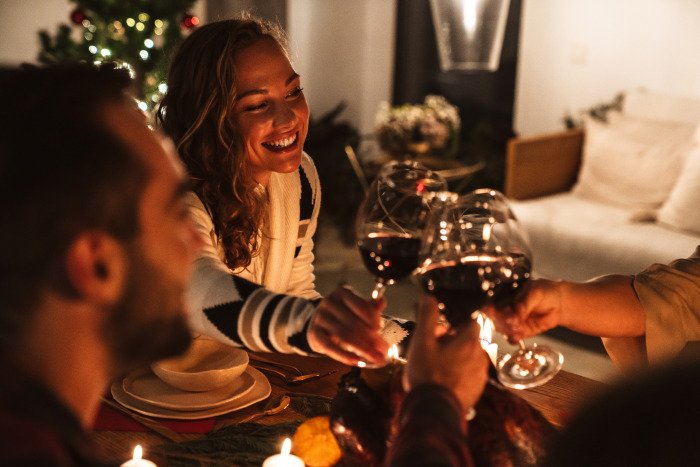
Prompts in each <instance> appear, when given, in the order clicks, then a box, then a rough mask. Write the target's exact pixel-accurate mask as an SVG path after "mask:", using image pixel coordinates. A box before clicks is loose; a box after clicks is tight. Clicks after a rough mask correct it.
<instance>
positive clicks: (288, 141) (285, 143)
mask: <svg viewBox="0 0 700 467" xmlns="http://www.w3.org/2000/svg"><path fill="white" fill-rule="evenodd" d="M296 140H297V135H296V133H295V134H294V135H292V136H290V137H289V138H284V139H280V140H278V141H269V142H266V143H263V145H264V146H269V147H272V148H276V149H283V148H286V147H289V146H291V145H292V144H294V143H295V142H296Z"/></svg>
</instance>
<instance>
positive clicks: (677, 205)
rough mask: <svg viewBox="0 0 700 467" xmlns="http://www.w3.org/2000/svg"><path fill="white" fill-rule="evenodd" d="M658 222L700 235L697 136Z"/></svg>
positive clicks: (699, 140)
mask: <svg viewBox="0 0 700 467" xmlns="http://www.w3.org/2000/svg"><path fill="white" fill-rule="evenodd" d="M658 220H659V222H661V223H664V224H666V225H668V226H671V227H675V228H678V229H684V230H688V231H691V232H695V233H697V234H700V138H697V136H696V141H695V144H693V147H692V149H691V150H690V152H689V153H688V157H687V158H686V160H685V164H684V165H683V168H682V170H681V174H680V176H679V177H678V180H677V181H676V185H675V186H674V187H673V190H671V193H670V195H669V197H668V200H667V201H666V202H665V203H664V205H663V206H662V207H661V209H660V210H659V215H658Z"/></svg>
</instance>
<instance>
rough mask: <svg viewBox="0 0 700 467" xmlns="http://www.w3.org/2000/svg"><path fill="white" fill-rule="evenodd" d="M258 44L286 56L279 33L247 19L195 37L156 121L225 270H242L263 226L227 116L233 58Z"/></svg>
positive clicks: (184, 49)
mask: <svg viewBox="0 0 700 467" xmlns="http://www.w3.org/2000/svg"><path fill="white" fill-rule="evenodd" d="M262 39H272V40H274V41H275V42H276V43H277V44H278V45H279V46H280V48H281V49H282V50H285V51H286V40H285V36H284V34H283V32H282V30H281V28H280V27H279V26H277V25H275V24H272V23H268V22H265V21H262V20H260V19H256V18H252V17H251V16H250V15H245V16H242V17H240V18H237V19H230V20H224V21H217V22H213V23H209V24H206V25H204V26H202V27H200V28H199V29H197V30H195V31H194V32H193V33H192V34H191V35H190V36H189V37H188V38H187V39H185V41H183V42H182V44H181V45H180V46H179V48H178V49H177V51H176V53H175V55H174V57H173V60H172V63H171V65H170V70H169V72H168V91H167V93H166V95H165V97H164V99H163V100H162V102H161V104H160V106H159V108H158V112H157V115H156V120H157V122H158V123H159V124H160V126H161V127H162V129H163V130H164V131H165V132H166V133H167V134H168V135H169V136H170V137H171V138H172V139H173V141H175V144H176V145H177V148H178V152H179V154H180V158H181V159H182V161H183V162H184V164H185V166H186V167H187V169H188V171H189V174H190V177H191V180H192V189H193V191H194V192H195V193H196V194H197V195H198V196H199V198H200V199H201V201H202V203H203V204H204V206H205V207H206V208H207V210H208V211H209V214H210V215H211V217H212V220H213V223H214V229H215V233H216V235H217V237H218V238H219V242H220V243H221V244H222V246H223V251H224V254H225V258H224V261H225V263H226V265H227V266H228V267H229V268H231V269H237V268H241V267H246V266H248V265H249V264H250V262H251V259H252V258H253V256H255V255H256V254H257V253H258V251H259V242H258V232H259V231H260V228H261V226H262V223H263V220H264V212H265V205H264V204H263V202H262V201H261V200H260V199H259V197H258V196H257V195H256V194H255V190H254V188H255V186H256V185H257V184H256V182H255V180H254V179H253V176H252V172H251V170H250V167H249V163H248V160H247V158H246V157H245V152H244V150H243V141H242V138H241V135H240V133H239V131H238V129H237V128H236V124H235V119H234V118H233V115H232V109H233V108H234V105H235V103H236V98H237V87H236V67H235V64H234V54H235V53H236V52H237V51H239V50H241V49H244V48H246V47H248V46H250V45H252V44H253V43H255V42H257V41H259V40H262Z"/></svg>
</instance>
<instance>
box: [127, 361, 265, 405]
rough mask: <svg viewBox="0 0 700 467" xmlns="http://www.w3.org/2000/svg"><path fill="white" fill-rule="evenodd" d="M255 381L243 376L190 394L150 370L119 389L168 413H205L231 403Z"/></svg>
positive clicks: (132, 376) (131, 377) (130, 377)
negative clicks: (170, 411)
mask: <svg viewBox="0 0 700 467" xmlns="http://www.w3.org/2000/svg"><path fill="white" fill-rule="evenodd" d="M254 383H255V380H254V379H253V376H252V375H251V374H250V373H249V372H243V374H241V376H239V377H238V378H236V379H235V380H234V381H233V383H231V384H229V385H226V386H224V387H223V388H219V389H214V390H212V391H203V392H192V391H183V390H182V389H178V388H175V387H173V386H171V385H169V384H168V383H166V382H165V381H163V380H162V379H160V378H158V377H157V376H156V375H155V374H154V373H153V372H152V371H151V370H150V369H144V370H136V371H134V372H132V373H130V374H129V375H128V376H127V377H126V378H124V380H123V381H122V389H124V392H126V393H127V394H128V395H130V396H131V397H133V398H134V399H138V400H140V401H142V402H146V403H147V404H150V405H153V406H156V407H161V408H163V409H170V410H183V411H192V410H207V409H213V408H215V407H219V406H221V405H224V404H228V403H230V402H233V401H234V400H235V399H238V398H241V397H243V396H244V395H245V394H246V393H248V391H250V390H251V389H252V388H253V384H254Z"/></svg>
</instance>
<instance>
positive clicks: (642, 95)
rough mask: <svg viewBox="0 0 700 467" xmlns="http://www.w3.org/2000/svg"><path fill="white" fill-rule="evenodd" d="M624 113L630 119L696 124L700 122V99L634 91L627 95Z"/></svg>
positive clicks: (624, 102)
mask: <svg viewBox="0 0 700 467" xmlns="http://www.w3.org/2000/svg"><path fill="white" fill-rule="evenodd" d="M622 106H623V112H624V113H625V115H628V116H630V117H638V118H647V119H652V120H667V121H670V122H680V123H689V124H696V123H698V122H700V99H696V98H693V97H687V96H674V95H672V94H663V93H659V92H652V91H645V90H634V91H629V92H627V93H625V99H624V101H623V104H622Z"/></svg>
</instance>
